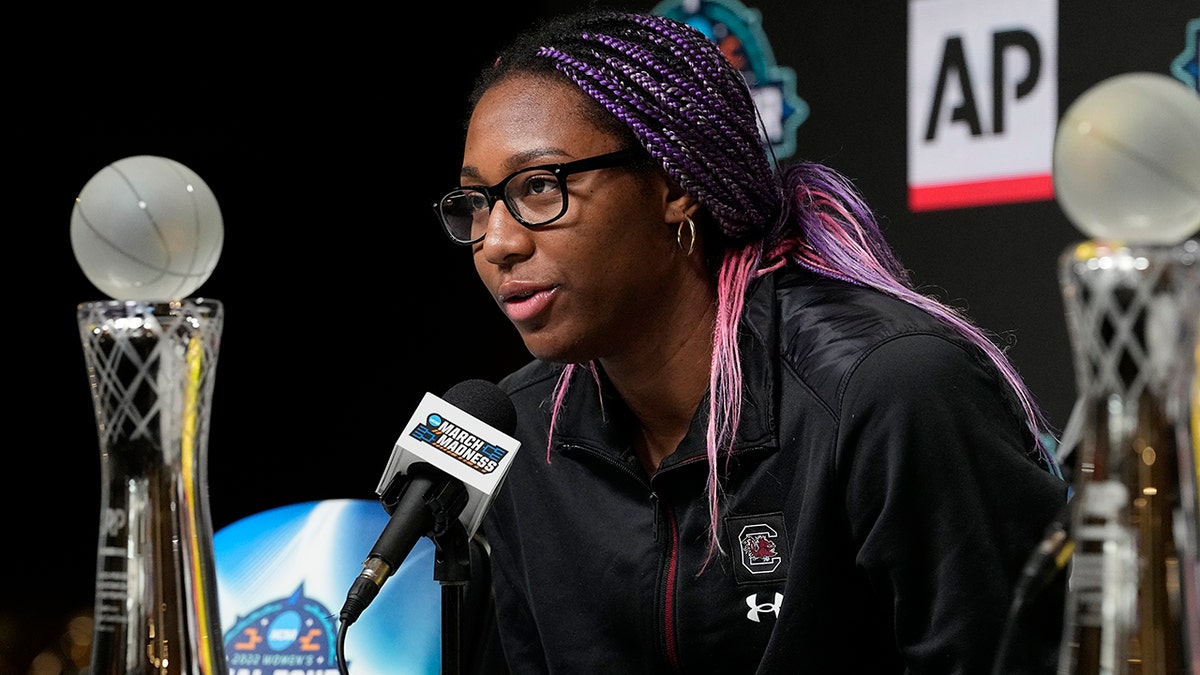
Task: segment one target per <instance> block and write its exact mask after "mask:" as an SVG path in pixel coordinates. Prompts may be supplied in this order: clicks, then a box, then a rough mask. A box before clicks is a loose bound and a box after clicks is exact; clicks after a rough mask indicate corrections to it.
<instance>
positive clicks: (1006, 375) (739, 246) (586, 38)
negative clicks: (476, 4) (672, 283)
mask: <svg viewBox="0 0 1200 675" xmlns="http://www.w3.org/2000/svg"><path fill="white" fill-rule="evenodd" d="M513 75H524V76H528V75H535V76H539V75H540V76H545V77H556V78H559V79H560V80H561V79H562V78H564V77H565V78H566V79H567V80H569V81H570V82H572V83H574V84H575V85H576V86H578V87H579V88H580V89H581V90H582V91H583V92H584V93H585V94H587V96H588V97H589V98H590V99H591V100H592V101H593V102H595V104H596V105H595V106H593V107H592V110H590V111H589V113H588V114H590V118H591V120H592V121H593V122H595V123H596V124H597V125H598V126H599V127H600V128H601V129H603V130H605V131H607V132H609V133H612V134H613V135H614V136H616V137H618V138H624V139H627V140H628V141H630V145H632V144H633V143H634V142H636V143H638V144H640V145H641V147H643V148H644V149H645V150H646V151H647V152H648V153H649V154H650V156H651V157H653V158H654V159H655V160H657V162H658V163H659V164H661V166H662V168H663V169H664V170H665V171H666V173H667V174H668V175H669V176H670V177H671V178H672V179H673V180H674V181H675V182H676V183H678V184H679V186H680V187H681V188H682V189H683V190H684V191H685V192H687V193H689V194H691V195H692V196H694V197H695V198H696V199H697V200H698V201H699V203H700V205H701V207H702V211H704V212H706V214H707V215H705V216H702V217H701V218H699V219H697V222H698V224H699V225H700V226H701V228H702V230H703V233H704V236H705V237H706V238H707V240H708V241H709V244H708V248H709V251H710V258H711V265H710V266H711V267H712V271H713V274H714V276H715V279H716V285H717V318H716V321H715V325H714V333H713V358H712V366H711V371H710V374H709V394H710V395H709V416H708V417H709V419H708V433H707V445H708V461H709V477H708V507H709V515H710V518H711V521H712V527H711V530H710V552H711V551H712V550H714V549H716V550H719V549H720V543H719V539H718V531H717V530H718V518H717V515H718V506H719V496H720V483H719V480H718V476H719V470H718V457H719V456H720V455H721V454H722V452H723V451H724V450H727V449H728V448H729V447H730V444H731V443H732V441H733V438H734V429H736V427H737V424H738V421H739V418H740V415H741V400H742V397H741V390H742V377H741V369H740V367H739V366H740V358H739V351H738V345H737V334H738V325H739V321H740V318H741V314H742V305H743V300H744V298H745V295H746V291H747V288H748V287H749V285H750V282H751V281H752V280H753V279H754V278H756V277H758V276H760V275H762V274H765V273H767V272H770V271H772V270H775V269H778V268H780V267H784V266H787V265H800V266H802V267H804V268H807V269H808V270H810V271H811V272H813V273H815V274H817V275H820V276H823V277H829V278H834V279H840V280H843V281H846V282H849V283H853V284H857V285H861V286H868V287H871V288H874V289H877V290H879V291H881V292H883V293H886V294H888V295H891V296H893V297H896V298H899V299H901V300H903V301H905V302H909V303H911V304H913V305H916V306H918V307H920V308H923V309H924V310H926V311H928V312H929V313H930V314H932V315H934V316H936V317H938V318H939V319H941V320H942V321H944V322H945V323H947V324H948V325H950V326H951V327H953V328H954V329H955V330H956V331H958V332H960V333H961V334H962V335H963V336H964V337H965V338H966V339H967V340H969V341H970V342H971V343H973V344H974V345H976V346H977V347H978V348H979V349H980V350H981V351H982V352H983V353H984V354H985V355H986V356H987V358H988V360H989V361H990V362H991V363H992V364H993V365H994V366H995V368H996V369H997V371H998V373H999V375H1000V377H1001V378H1002V379H1003V380H1004V381H1005V382H1007V384H1008V386H1009V387H1010V389H1011V390H1012V392H1013V393H1014V394H1015V396H1016V400H1017V402H1018V404H1019V407H1020V408H1021V412H1022V413H1023V415H1024V417H1025V419H1026V424H1027V427H1028V430H1029V433H1030V435H1031V436H1032V439H1033V444H1034V450H1033V451H1032V452H1031V455H1032V457H1031V458H1032V459H1033V460H1034V461H1036V462H1038V463H1039V464H1040V465H1041V466H1043V467H1044V468H1046V469H1047V470H1050V471H1051V472H1053V473H1055V474H1056V475H1059V476H1060V477H1061V475H1062V474H1061V472H1060V470H1059V468H1058V465H1057V463H1056V462H1055V460H1054V458H1053V455H1052V454H1051V451H1050V449H1049V448H1047V447H1046V445H1045V443H1044V441H1043V438H1044V434H1046V433H1047V432H1048V430H1049V425H1048V424H1047V422H1046V420H1045V417H1044V415H1043V414H1042V412H1041V411H1040V409H1039V408H1038V407H1037V405H1036V404H1035V403H1034V401H1033V397H1032V395H1031V394H1030V392H1029V391H1028V390H1027V388H1026V387H1025V385H1024V383H1023V382H1022V380H1021V378H1020V376H1019V375H1018V374H1017V372H1016V370H1015V369H1014V367H1013V366H1012V365H1011V363H1010V362H1009V361H1008V359H1007V357H1006V356H1005V354H1004V352H1003V351H1002V350H1001V349H1000V348H998V347H997V346H996V345H995V344H994V343H993V342H992V341H991V340H990V339H989V338H988V336H987V335H986V334H984V333H983V332H982V331H981V330H980V329H979V328H977V327H976V326H975V325H973V324H972V322H971V321H969V320H968V319H967V318H966V317H964V316H963V315H962V314H961V313H960V312H959V311H957V310H956V309H954V308H952V307H949V306H947V305H945V304H943V303H941V302H939V301H937V300H936V299H934V298H931V297H928V296H926V295H924V294H922V293H920V292H919V291H918V290H917V289H916V288H915V287H914V286H913V283H912V281H911V279H910V278H909V275H908V271H907V269H906V268H904V267H903V266H902V264H901V263H900V261H899V259H898V258H897V257H896V255H895V254H894V252H893V251H892V249H891V247H890V246H889V245H888V244H887V242H886V241H885V239H884V237H883V234H882V231H881V230H880V228H879V225H878V222H877V220H876V219H875V217H874V214H873V213H872V211H871V209H870V208H869V207H868V206H867V205H866V203H865V202H864V201H863V199H862V198H861V196H860V195H859V194H858V192H857V190H856V189H855V188H854V186H853V185H852V184H851V182H850V181H849V180H848V179H847V178H846V177H844V176H843V175H841V174H840V173H838V172H837V171H835V170H833V169H831V168H829V167H827V166H824V165H822V164H819V163H816V162H809V161H796V162H793V163H791V164H789V165H787V166H786V167H783V168H779V167H778V164H777V163H776V162H775V158H774V156H773V154H772V153H771V148H770V146H769V145H768V144H767V142H766V141H765V135H764V134H763V133H762V132H761V131H760V120H759V118H758V113H757V109H756V107H755V105H754V101H753V99H752V98H751V95H750V91H749V88H748V86H747V84H746V81H745V79H744V77H743V76H742V74H741V73H740V72H739V71H738V70H737V69H736V68H734V67H733V66H732V65H731V64H730V63H729V61H728V60H727V59H726V57H725V56H724V54H722V52H721V51H720V49H719V48H718V46H717V45H716V44H715V43H714V42H713V41H712V40H711V39H709V38H708V37H707V36H705V35H704V34H703V33H701V32H700V31H698V30H696V29H694V28H692V27H691V26H688V25H687V24H684V23H681V22H679V21H675V20H672V19H669V18H666V17H662V16H656V15H651V14H640V13H628V12H621V11H612V10H590V11H586V12H582V13H575V14H568V15H563V16H559V17H552V18H550V19H547V20H545V21H543V22H542V23H541V24H539V25H538V26H536V27H535V28H534V29H532V30H530V31H528V32H526V33H524V34H523V35H521V36H519V37H518V39H517V41H516V42H514V43H512V44H511V45H510V46H509V47H507V48H506V49H505V50H503V51H501V52H500V54H499V56H498V58H497V59H496V61H495V62H494V63H493V64H492V66H491V67H490V68H487V69H485V70H484V71H483V72H482V73H481V74H480V75H479V77H478V79H477V80H476V82H475V87H474V89H473V91H472V94H471V97H470V104H471V107H472V108H473V107H474V105H475V104H476V103H477V102H478V101H479V99H480V98H481V97H482V95H483V94H484V93H485V92H486V91H487V90H488V89H490V88H491V87H492V86H493V85H495V84H497V83H498V82H500V81H502V80H504V79H506V78H508V77H510V76H513ZM579 367H583V368H584V369H586V370H589V371H590V372H591V373H592V374H593V376H595V375H596V368H595V364H594V363H588V364H567V366H566V367H565V368H564V370H563V374H562V377H561V378H560V379H559V382H558V386H557V388H556V390H555V395H554V406H553V409H552V413H551V438H552V437H553V430H554V423H555V422H556V421H557V413H558V410H559V408H560V406H561V402H562V399H563V396H564V395H565V392H566V389H567V387H568V386H569V383H570V381H571V379H572V376H573V373H575V372H576V371H577V369H578V368H579ZM549 452H550V448H549V447H547V453H548V454H547V461H549V459H550V457H549Z"/></svg>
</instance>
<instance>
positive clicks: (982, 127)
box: [908, 0, 1058, 211]
mask: <svg viewBox="0 0 1200 675" xmlns="http://www.w3.org/2000/svg"><path fill="white" fill-rule="evenodd" d="M908 11H909V35H908V51H909V61H908V68H909V72H908V203H909V209H910V210H912V211H933V210H939V209H952V208H962V207H973V206H984V205H989V204H1003V203H1011V202H1029V201H1040V200H1047V199H1052V198H1053V197H1054V186H1053V182H1052V178H1051V158H1052V154H1053V147H1054V133H1055V129H1056V127H1057V124H1058V69H1057V63H1058V51H1057V38H1058V4H1057V2H1055V1H1053V0H1006V1H1005V2H978V0H909V10H908Z"/></svg>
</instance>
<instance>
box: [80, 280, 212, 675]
mask: <svg viewBox="0 0 1200 675" xmlns="http://www.w3.org/2000/svg"><path fill="white" fill-rule="evenodd" d="M77 318H78V324H79V330H80V337H81V340H82V342H83V351H84V355H85V360H86V364H87V372H88V382H89V384H90V387H91V392H92V400H93V403H94V408H95V414H96V427H97V430H98V432H99V440H100V460H101V462H100V468H101V486H100V487H101V503H100V533H99V542H98V548H97V557H96V591H95V614H94V630H93V642H92V653H91V673H92V674H93V675H140V674H151V673H159V674H162V675H168V674H174V673H187V674H189V675H209V674H212V675H217V674H223V673H225V672H226V669H227V665H226V661H225V655H224V648H223V645H222V640H221V626H220V614H219V612H218V609H217V586H216V569H215V562H214V558H213V548H212V540H213V532H212V522H211V516H210V512H209V502H208V488H207V477H206V467H207V464H206V462H207V443H208V432H209V413H210V406H211V400H212V393H213V380H214V376H215V372H216V365H217V352H218V347H219V344H220V336H221V327H222V320H223V316H222V306H221V304H220V302H218V301H216V300H211V299H207V300H206V299H194V300H172V301H163V302H149V301H128V300H124V301H121V300H112V301H98V302H91V303H84V304H81V305H79V306H78V311H77Z"/></svg>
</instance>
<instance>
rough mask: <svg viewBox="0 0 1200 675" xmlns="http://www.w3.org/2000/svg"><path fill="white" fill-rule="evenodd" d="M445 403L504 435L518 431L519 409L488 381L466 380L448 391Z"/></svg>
mask: <svg viewBox="0 0 1200 675" xmlns="http://www.w3.org/2000/svg"><path fill="white" fill-rule="evenodd" d="M442 398H443V399H445V401H446V402H447V403H449V404H451V405H453V406H456V407H458V408H459V409H461V410H463V411H465V412H467V413H469V414H471V415H473V416H474V417H476V418H478V419H479V420H480V421H481V422H484V423H485V424H488V425H490V426H492V427H493V428H495V429H496V430H497V431H500V432H501V433H503V434H506V435H509V436H511V435H512V434H513V432H514V431H516V429H517V409H516V408H515V407H514V406H513V402H512V399H510V398H509V397H508V394H506V393H504V390H503V389H501V388H500V387H498V386H496V385H495V384H492V383H491V382H488V381H487V380H464V381H462V382H459V383H458V384H456V385H454V386H453V387H450V388H449V389H447V390H446V395H445V396H443V397H442Z"/></svg>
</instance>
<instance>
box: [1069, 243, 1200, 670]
mask: <svg viewBox="0 0 1200 675" xmlns="http://www.w3.org/2000/svg"><path fill="white" fill-rule="evenodd" d="M1059 272H1060V277H1059V281H1060V284H1061V288H1062V292H1063V298H1064V301H1065V306H1066V314H1067V321H1068V328H1069V334H1070V338H1071V344H1072V350H1073V355H1074V370H1075V377H1076V383H1077V390H1078V401H1077V414H1079V415H1081V420H1080V422H1081V426H1080V427H1079V428H1080V432H1079V433H1080V436H1079V439H1078V444H1077V446H1076V448H1075V453H1076V456H1075V458H1074V462H1075V469H1074V478H1073V487H1074V496H1073V497H1072V500H1073V502H1074V504H1073V511H1072V521H1071V525H1070V530H1071V532H1072V533H1073V535H1072V536H1073V539H1074V551H1073V554H1072V559H1071V561H1070V571H1069V577H1068V591H1067V602H1066V607H1065V613H1064V627H1065V630H1064V635H1063V641H1062V645H1061V651H1060V655H1059V673H1060V674H1062V675H1068V674H1070V675H1090V674H1093V673H1106V674H1114V675H1116V674H1120V673H1140V674H1146V675H1150V674H1163V675H1167V674H1170V675H1175V674H1177V673H1182V672H1185V670H1184V667H1185V663H1186V662H1187V660H1188V659H1194V658H1195V657H1196V655H1195V654H1194V653H1190V652H1192V651H1193V650H1194V649H1195V645H1194V644H1191V645H1189V642H1192V640H1193V638H1189V634H1194V632H1195V631H1196V629H1197V628H1196V622H1197V614H1196V612H1197V608H1196V604H1195V592H1196V588H1195V574H1194V571H1195V564H1196V562H1195V561H1196V551H1195V542H1196V530H1197V527H1198V525H1200V521H1197V519H1196V502H1195V500H1196V478H1197V475H1196V472H1195V470H1194V458H1195V455H1194V450H1195V449H1194V448H1193V447H1192V444H1193V438H1192V434H1191V433H1190V432H1189V430H1188V428H1189V424H1190V423H1189V419H1188V418H1189V409H1190V407H1191V406H1192V405H1194V404H1193V403H1191V402H1190V399H1191V393H1190V389H1191V387H1192V382H1193V381H1194V378H1195V359H1194V358H1193V356H1192V355H1193V353H1194V350H1195V349H1196V348H1197V345H1196V340H1197V333H1198V328H1197V326H1198V324H1197V320H1198V319H1197V317H1198V316H1200V244H1198V243H1197V242H1196V241H1185V242H1183V243H1181V244H1179V245H1177V246H1166V245H1125V244H1121V243H1106V242H1104V241H1100V240H1091V241H1087V242H1084V243H1081V244H1078V245H1076V246H1073V247H1071V248H1069V249H1068V250H1067V251H1066V252H1065V253H1064V254H1063V255H1062V257H1061V259H1060V268H1059Z"/></svg>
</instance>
